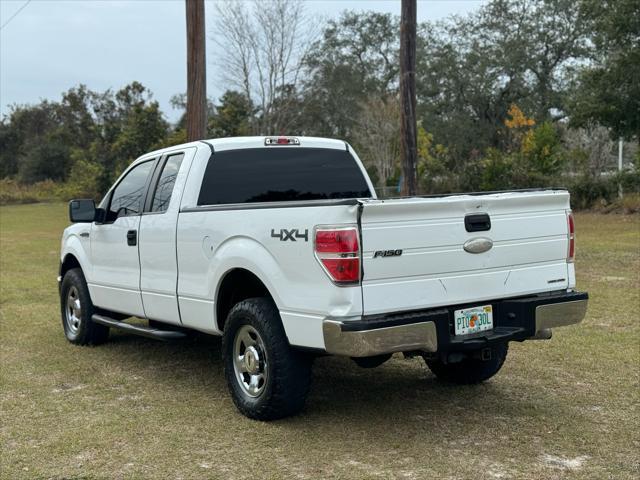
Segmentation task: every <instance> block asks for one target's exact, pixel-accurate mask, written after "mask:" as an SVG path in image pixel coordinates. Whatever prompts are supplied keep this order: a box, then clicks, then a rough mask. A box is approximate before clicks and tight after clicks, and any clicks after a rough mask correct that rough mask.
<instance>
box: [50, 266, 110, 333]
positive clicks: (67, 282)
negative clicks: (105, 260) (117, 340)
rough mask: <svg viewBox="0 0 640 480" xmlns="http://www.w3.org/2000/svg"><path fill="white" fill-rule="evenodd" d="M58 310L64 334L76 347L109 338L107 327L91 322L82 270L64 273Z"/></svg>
mask: <svg viewBox="0 0 640 480" xmlns="http://www.w3.org/2000/svg"><path fill="white" fill-rule="evenodd" d="M60 310H61V315H62V327H63V329H64V334H65V336H66V337H67V340H69V341H70V342H71V343H75V344H76V345H88V344H92V345H98V344H100V343H103V342H105V341H106V340H107V338H109V327H106V326H104V325H99V324H97V323H94V322H93V320H91V316H92V315H93V313H94V307H93V303H92V302H91V297H90V296H89V289H88V288H87V282H86V281H85V279H84V275H83V274H82V270H80V269H79V268H73V269H71V270H69V271H68V272H67V273H65V275H64V278H63V279H62V284H61V285H60Z"/></svg>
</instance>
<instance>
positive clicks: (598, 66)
mask: <svg viewBox="0 0 640 480" xmlns="http://www.w3.org/2000/svg"><path fill="white" fill-rule="evenodd" d="M580 11H581V12H582V14H583V15H584V17H585V18H586V19H587V22H588V23H589V25H590V27H591V28H592V29H593V32H594V35H593V42H594V45H595V54H594V58H593V62H592V63H591V64H589V65H588V66H586V67H585V68H584V69H583V70H582V72H581V75H580V76H579V78H578V82H577V87H576V88H575V90H574V95H573V102H572V104H573V110H572V117H571V121H572V124H573V125H575V126H587V125H589V123H590V122H594V121H595V122H598V123H600V124H601V125H604V126H606V127H608V128H610V129H611V132H612V135H613V136H615V137H618V136H621V137H625V138H627V139H631V138H633V137H635V138H639V137H640V80H639V79H640V9H639V8H638V3H637V1H635V0H615V1H614V0H582V1H581V3H580Z"/></svg>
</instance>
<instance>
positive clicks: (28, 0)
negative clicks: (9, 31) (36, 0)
mask: <svg viewBox="0 0 640 480" xmlns="http://www.w3.org/2000/svg"><path fill="white" fill-rule="evenodd" d="M30 3H31V0H27V1H26V2H24V4H23V5H22V6H21V7H20V8H19V9H18V10H16V13H14V14H13V15H11V16H10V17H9V20H7V21H6V22H4V23H3V24H2V26H1V27H0V30H2V29H3V28H4V27H6V26H7V25H8V24H9V22H10V21H11V20H13V19H14V18H16V16H17V15H18V14H19V13H20V12H21V11H22V10H24V8H25V7H26V6H27V5H29V4H30Z"/></svg>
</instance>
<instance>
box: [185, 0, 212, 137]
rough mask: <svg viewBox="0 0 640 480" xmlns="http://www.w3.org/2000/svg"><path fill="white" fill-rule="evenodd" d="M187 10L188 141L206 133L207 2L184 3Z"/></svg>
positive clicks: (194, 0)
mask: <svg viewBox="0 0 640 480" xmlns="http://www.w3.org/2000/svg"><path fill="white" fill-rule="evenodd" d="M185 1H186V9H187V119H186V120H187V141H188V142H192V141H194V140H202V139H203V138H205V136H206V134H207V69H206V55H205V31H204V0H185Z"/></svg>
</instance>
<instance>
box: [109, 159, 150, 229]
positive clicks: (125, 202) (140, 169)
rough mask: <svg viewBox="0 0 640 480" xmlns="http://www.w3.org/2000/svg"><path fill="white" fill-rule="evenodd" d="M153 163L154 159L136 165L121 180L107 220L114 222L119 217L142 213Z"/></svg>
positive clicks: (110, 205) (112, 199)
mask: <svg viewBox="0 0 640 480" xmlns="http://www.w3.org/2000/svg"><path fill="white" fill-rule="evenodd" d="M153 165H154V162H153V160H150V161H147V162H144V163H141V164H139V165H136V166H135V167H134V168H132V169H131V170H130V171H129V173H127V175H126V176H125V177H124V178H123V179H122V180H121V181H120V183H119V184H118V186H116V188H115V189H114V190H113V194H112V195H111V202H110V204H109V209H108V210H107V221H111V222H112V221H114V220H116V219H117V218H119V217H124V216H129V215H139V214H140V213H142V209H143V207H144V195H145V193H146V187H147V180H148V178H149V175H150V174H151V170H152V168H153Z"/></svg>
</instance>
